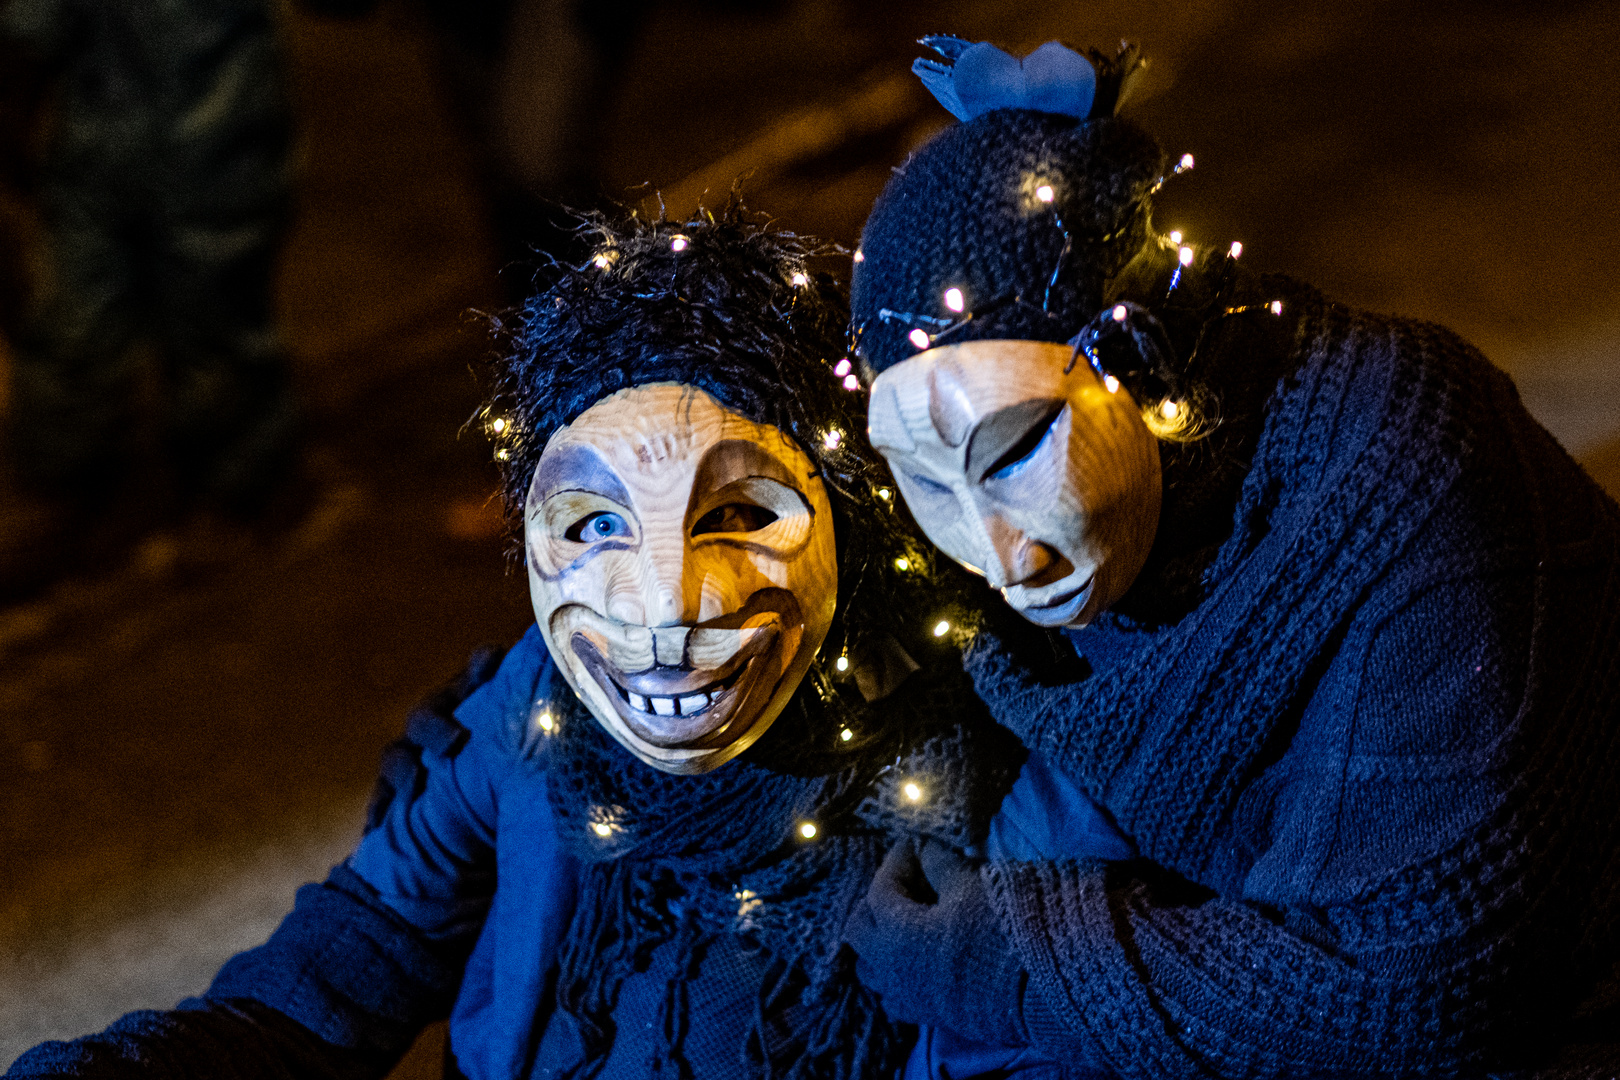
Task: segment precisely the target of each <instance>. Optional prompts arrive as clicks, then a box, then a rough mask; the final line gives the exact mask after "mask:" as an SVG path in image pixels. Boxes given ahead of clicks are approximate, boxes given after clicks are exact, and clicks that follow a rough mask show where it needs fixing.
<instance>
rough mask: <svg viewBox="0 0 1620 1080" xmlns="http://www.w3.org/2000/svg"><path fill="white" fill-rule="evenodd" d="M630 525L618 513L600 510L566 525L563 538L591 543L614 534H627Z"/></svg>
mask: <svg viewBox="0 0 1620 1080" xmlns="http://www.w3.org/2000/svg"><path fill="white" fill-rule="evenodd" d="M629 535H630V525H629V524H628V523H627V522H626V521H625V520H624V518H623V517H622V516H620V515H619V514H615V513H611V512H609V511H607V510H600V511H598V512H596V513H594V514H587V515H585V516H584V517H582V518H580V519H579V520H578V521H576V522H574V523H573V524H572V525H570V526H568V531H567V532H565V533H563V538H564V539H566V540H572V541H573V542H574V543H576V544H591V543H595V542H596V541H598V540H607V539H609V538H611V537H615V536H629Z"/></svg>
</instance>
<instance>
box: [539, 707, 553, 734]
mask: <svg viewBox="0 0 1620 1080" xmlns="http://www.w3.org/2000/svg"><path fill="white" fill-rule="evenodd" d="M556 726H557V721H555V720H553V719H552V718H551V714H550V713H548V712H543V713H541V714H540V730H541V731H544V732H545V733H546V734H548V735H549V734H551V731H552V729H553V728H555V727H556Z"/></svg>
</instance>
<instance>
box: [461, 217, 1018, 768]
mask: <svg viewBox="0 0 1620 1080" xmlns="http://www.w3.org/2000/svg"><path fill="white" fill-rule="evenodd" d="M579 228H580V230H581V231H582V232H583V233H585V234H586V235H587V236H589V237H590V238H591V239H592V240H593V241H594V251H593V252H592V254H591V255H590V256H589V257H588V258H587V259H586V260H585V261H584V262H582V263H581V264H579V265H577V266H570V265H562V264H557V265H554V266H552V267H551V268H550V270H549V271H548V272H547V273H546V274H545V275H544V276H545V277H546V278H549V280H548V281H547V282H546V284H545V285H544V286H543V287H542V289H541V291H539V292H538V293H537V294H536V295H535V296H534V297H533V298H531V299H530V300H529V302H528V303H527V304H526V305H525V306H524V307H523V309H522V311H521V312H520V313H519V315H518V316H517V318H516V320H515V325H513V326H511V327H508V328H505V330H506V332H507V333H508V335H509V343H510V344H509V347H508V348H507V349H505V350H504V354H503V355H502V356H500V357H499V358H498V359H497V360H496V362H495V365H494V386H493V393H492V395H491V397H490V400H489V403H488V405H487V406H486V407H485V408H484V410H483V412H482V413H481V414H480V419H481V422H482V423H483V425H484V427H485V430H486V431H487V432H489V434H490V435H491V436H492V438H493V439H494V440H495V443H496V451H495V456H496V459H497V461H498V462H499V463H500V467H501V473H502V485H503V495H504V498H505V504H506V514H507V522H508V525H509V528H510V531H511V534H512V536H513V538H514V551H515V552H521V550H522V546H521V545H522V541H521V534H522V522H523V507H524V500H525V498H526V496H527V494H528V488H529V481H530V478H531V477H532V475H533V473H534V469H535V466H536V464H537V463H538V462H539V460H540V455H541V453H542V451H544V449H545V446H546V443H547V441H548V440H549V439H550V438H551V436H552V434H553V433H554V432H555V431H556V430H557V429H558V428H560V427H563V426H564V425H567V424H569V423H571V422H572V421H573V420H574V419H575V418H576V417H578V416H579V415H580V414H581V413H582V412H584V411H585V410H586V409H588V408H590V407H591V406H592V405H594V404H595V403H596V402H598V401H600V400H601V399H602V398H604V397H607V396H608V395H610V394H613V393H615V392H616V391H619V390H623V389H626V388H629V387H633V386H640V385H644V384H647V383H660V382H665V383H680V384H685V385H689V386H694V387H697V388H699V389H701V390H703V391H704V392H706V393H708V394H709V395H710V396H712V397H713V398H714V399H715V400H716V401H718V402H719V403H720V404H721V405H723V406H725V407H726V408H727V409H730V410H732V411H734V412H737V413H739V414H740V415H742V416H745V417H747V418H748V419H750V420H753V421H754V422H756V423H760V424H768V425H770V426H772V427H775V428H778V429H779V430H781V431H782V432H784V433H785V434H787V435H788V436H789V437H790V438H791V439H792V440H793V441H794V442H795V443H796V444H797V445H798V447H799V448H800V449H801V450H803V451H804V452H805V454H807V455H808V456H809V457H810V459H811V460H812V461H813V462H814V463H815V464H816V467H817V468H818V470H819V472H820V475H821V477H822V480H823V482H824V483H825V484H826V486H827V491H828V496H829V500H830V502H831V504H832V509H833V520H834V527H835V530H836V536H837V543H838V573H839V582H838V614H837V617H836V618H835V620H834V623H833V625H832V628H831V629H830V631H829V632H828V636H827V642H826V644H825V645H824V646H823V647H822V653H821V655H822V659H820V660H818V662H817V664H816V666H815V667H814V668H812V670H811V673H810V676H809V677H808V679H807V682H808V683H810V685H812V686H814V687H815V688H816V690H817V691H818V694H819V697H820V699H821V700H823V701H828V702H831V701H833V700H834V699H835V698H838V697H840V696H842V697H844V698H848V697H849V695H848V694H847V693H845V694H842V695H840V694H839V693H838V692H837V691H838V689H839V688H838V687H836V686H835V685H834V684H835V682H837V681H838V680H839V678H840V671H841V670H842V669H840V668H839V667H838V665H836V664H834V663H829V662H827V660H826V658H828V657H839V656H843V655H846V654H847V655H848V656H849V657H850V658H851V664H846V665H844V668H845V669H851V668H853V669H854V670H863V669H864V670H871V669H873V668H874V667H882V666H883V660H882V657H883V656H884V655H885V654H888V653H892V649H891V648H890V646H889V644H888V642H889V639H890V638H892V639H894V640H895V641H898V642H899V643H900V644H901V645H902V647H903V648H904V649H905V650H906V652H907V653H908V654H910V655H911V656H912V657H914V658H915V659H916V660H918V661H919V662H921V663H922V664H923V665H924V666H925V667H926V666H929V665H930V661H931V659H942V658H943V657H942V654H943V653H944V652H945V651H946V650H944V649H942V646H950V645H954V644H957V643H959V642H960V641H961V640H962V637H961V636H960V635H961V633H962V632H970V631H971V630H972V629H973V626H974V625H975V623H976V618H977V616H976V614H975V613H976V612H977V611H979V610H980V609H981V607H982V602H983V597H985V596H986V595H987V594H984V593H983V590H982V588H979V587H977V586H975V585H974V584H972V583H971V582H970V579H967V578H966V577H965V575H964V574H962V572H961V571H959V570H958V569H957V568H956V567H955V566H954V565H953V564H951V563H950V561H949V560H946V559H936V558H935V557H934V554H933V552H932V551H931V549H930V548H929V547H928V546H927V545H926V544H925V543H923V542H922V541H921V540H920V538H919V536H918V534H917V532H916V530H915V528H914V526H912V525H911V523H910V521H909V519H908V518H906V516H905V512H904V510H903V509H902V508H901V506H900V502H899V499H898V498H897V497H896V495H895V492H894V487H893V480H892V479H891V478H890V476H889V473H888V470H887V468H886V466H885V465H884V464H883V462H882V460H881V459H880V458H879V457H878V455H877V453H876V451H874V450H873V449H872V447H871V445H870V443H868V441H867V438H866V393H865V390H864V389H856V390H849V389H846V388H845V385H844V379H843V376H842V375H840V374H839V373H836V372H835V370H834V369H835V367H836V366H837V365H838V363H839V361H840V360H841V359H843V358H844V340H845V328H846V325H847V322H848V308H847V305H846V301H845V298H844V293H843V291H842V290H841V289H840V287H839V286H838V284H837V283H836V282H835V281H834V280H833V279H832V278H831V277H830V276H829V275H827V274H826V273H822V272H818V271H816V270H815V269H814V268H813V266H812V265H811V263H812V261H813V260H814V259H816V258H817V257H818V256H827V255H831V254H835V253H836V249H834V248H830V247H827V246H824V245H821V244H819V243H817V242H815V241H813V240H809V239H807V238H804V237H800V236H796V235H794V234H792V233H788V232H783V231H780V230H777V229H774V228H772V227H770V226H769V225H768V224H764V223H761V222H759V221H757V220H755V219H754V218H753V217H752V216H751V215H749V214H748V213H747V212H745V211H744V210H743V208H742V206H741V204H740V202H739V201H738V200H737V198H736V197H735V196H733V198H732V199H731V201H730V202H728V204H727V205H726V206H725V207H724V208H723V209H721V210H719V211H716V212H714V213H700V215H699V216H698V217H697V218H695V219H694V220H691V221H687V222H684V223H678V222H672V221H667V220H659V221H645V220H642V219H640V218H638V217H636V216H634V215H631V216H630V217H628V218H627V219H625V220H620V221H614V220H611V219H609V218H607V217H604V216H601V215H591V216H587V217H584V218H582V219H581V223H580V226H579ZM940 621H944V622H946V623H948V624H949V626H950V629H949V630H944V631H939V632H938V633H936V629H937V628H938V624H939V622H940ZM949 651H950V652H951V653H953V654H954V650H949ZM854 670H851V671H850V674H851V675H853V674H854ZM804 696H805V695H803V694H801V695H800V698H801V699H802V698H804ZM813 726H814V727H817V728H820V729H822V730H821V731H818V732H817V733H816V734H817V736H818V739H817V741H819V739H820V737H826V736H827V733H826V730H825V728H826V725H813ZM830 748H832V747H830ZM842 749H844V750H848V749H850V747H848V746H845V747H843V748H842Z"/></svg>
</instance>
